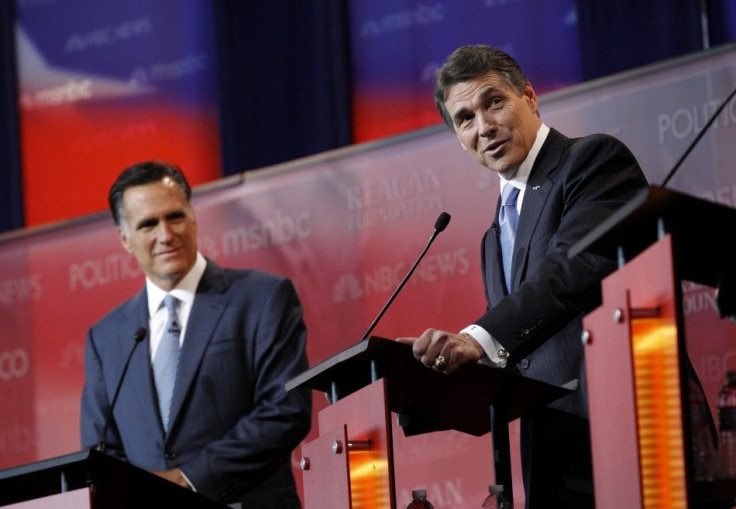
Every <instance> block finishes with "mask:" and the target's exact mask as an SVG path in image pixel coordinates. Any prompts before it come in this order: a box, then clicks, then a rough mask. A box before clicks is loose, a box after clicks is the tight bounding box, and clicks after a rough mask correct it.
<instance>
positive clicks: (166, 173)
mask: <svg viewBox="0 0 736 509" xmlns="http://www.w3.org/2000/svg"><path fill="white" fill-rule="evenodd" d="M166 177H170V178H171V180H173V181H174V182H176V184H177V185H178V186H179V188H180V189H181V192H182V193H183V194H184V197H185V198H186V200H187V203H189V202H190V200H191V198H192V188H191V186H190V185H189V182H187V179H186V177H185V176H184V173H182V171H181V169H180V168H179V167H178V166H177V165H175V164H172V163H167V162H164V161H156V160H153V161H145V162H142V163H138V164H134V165H133V166H130V167H128V168H126V169H124V170H123V171H122V173H120V176H118V178H117V180H115V182H114V183H113V185H112V187H110V192H109V193H108V195H107V201H108V203H109V204H110V212H112V218H113V221H115V226H117V227H120V216H121V212H122V210H121V209H122V206H123V193H125V190H126V189H128V188H130V187H134V186H142V185H145V184H152V183H154V182H159V181H161V180H163V179H164V178H166Z"/></svg>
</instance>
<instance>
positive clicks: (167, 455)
mask: <svg viewBox="0 0 736 509" xmlns="http://www.w3.org/2000/svg"><path fill="white" fill-rule="evenodd" d="M164 458H166V459H167V460H168V461H171V460H175V459H176V453H175V452H167V453H165V454H164Z"/></svg>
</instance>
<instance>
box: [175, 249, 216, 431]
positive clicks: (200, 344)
mask: <svg viewBox="0 0 736 509" xmlns="http://www.w3.org/2000/svg"><path fill="white" fill-rule="evenodd" d="M227 285H228V283H227V279H226V277H225V272H224V271H223V270H222V268H220V267H219V266H217V265H215V264H214V263H212V262H210V261H208V262H207V268H206V269H205V272H204V274H203V275H202V280H201V281H200V282H199V285H198V287H197V292H196V296H195V298H194V305H193V306H192V310H191V312H190V314H189V321H188V322H187V328H186V332H185V336H184V344H183V346H182V349H181V353H180V354H179V366H178V371H177V374H176V385H175V386H174V394H173V397H172V400H171V417H170V419H171V427H172V428H174V427H175V426H176V419H177V417H178V415H179V413H180V410H181V407H182V405H183V404H184V400H185V399H186V395H187V394H188V393H189V391H190V390H191V388H192V384H193V383H194V381H195V376H196V374H197V371H198V368H199V365H200V363H201V362H202V357H203V356H204V352H205V350H206V349H207V345H208V344H209V343H210V341H211V340H212V336H213V333H214V331H215V330H216V329H217V323H218V322H219V321H220V317H221V316H222V313H223V312H224V311H225V307H226V304H227V297H226V296H225V290H226V289H227Z"/></svg>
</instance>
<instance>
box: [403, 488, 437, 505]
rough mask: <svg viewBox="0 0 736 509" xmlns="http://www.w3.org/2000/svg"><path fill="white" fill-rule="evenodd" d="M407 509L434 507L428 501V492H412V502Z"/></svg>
mask: <svg viewBox="0 0 736 509" xmlns="http://www.w3.org/2000/svg"><path fill="white" fill-rule="evenodd" d="M406 509H434V506H433V505H432V504H431V503H430V502H429V500H427V490H412V492H411V502H409V505H408V506H406Z"/></svg>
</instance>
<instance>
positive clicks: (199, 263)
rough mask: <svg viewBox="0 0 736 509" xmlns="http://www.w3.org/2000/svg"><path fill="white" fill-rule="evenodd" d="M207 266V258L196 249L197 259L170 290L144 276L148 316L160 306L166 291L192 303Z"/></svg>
mask: <svg viewBox="0 0 736 509" xmlns="http://www.w3.org/2000/svg"><path fill="white" fill-rule="evenodd" d="M206 267H207V260H205V258H204V256H203V255H202V253H200V252H199V251H197V259H196V260H195V262H194V266H193V267H192V268H191V269H190V270H189V272H188V273H187V275H186V276H184V279H182V280H181V281H179V284H178V285H176V288H174V289H173V290H171V291H170V292H166V291H164V290H163V289H161V288H160V287H158V286H156V284H155V283H154V282H153V281H151V280H150V279H148V278H146V293H147V295H148V316H153V314H154V313H155V312H156V311H157V310H158V308H159V307H161V303H162V302H163V300H164V297H166V295H167V293H170V294H172V295H173V296H174V297H176V298H177V299H179V300H180V301H182V302H186V303H188V304H190V305H191V304H192V303H193V302H194V293H195V292H196V291H197V286H198V285H199V281H200V279H202V275H203V274H204V270H205V268H206Z"/></svg>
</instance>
